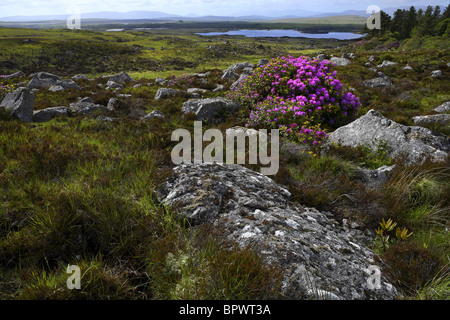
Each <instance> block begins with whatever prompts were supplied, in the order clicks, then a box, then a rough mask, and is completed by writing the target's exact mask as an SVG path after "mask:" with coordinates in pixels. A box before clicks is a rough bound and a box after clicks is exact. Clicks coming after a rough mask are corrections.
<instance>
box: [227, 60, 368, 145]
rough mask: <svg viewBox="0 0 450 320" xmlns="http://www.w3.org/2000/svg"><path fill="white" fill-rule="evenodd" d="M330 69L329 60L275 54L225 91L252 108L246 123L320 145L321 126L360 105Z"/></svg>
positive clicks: (337, 120) (341, 121)
mask: <svg viewBox="0 0 450 320" xmlns="http://www.w3.org/2000/svg"><path fill="white" fill-rule="evenodd" d="M332 69H333V65H332V63H331V62H330V61H329V60H324V61H319V60H317V59H315V60H312V59H310V58H309V57H305V56H300V57H298V58H294V57H292V56H287V57H284V56H283V57H278V58H274V59H272V61H271V62H270V63H269V64H267V65H265V66H262V67H260V68H257V69H256V70H255V72H254V73H253V74H252V75H250V76H248V77H247V78H246V79H245V80H244V81H242V82H241V83H240V84H239V85H238V86H237V87H236V88H235V89H234V90H233V91H231V92H230V93H229V96H230V97H231V98H233V99H236V100H238V101H239V102H241V103H242V104H243V105H244V106H245V107H246V108H248V109H249V110H250V114H249V119H248V123H247V124H246V125H247V126H250V127H265V128H273V129H280V133H281V134H282V135H284V136H287V137H289V138H291V139H293V140H297V141H300V142H303V143H307V144H310V145H312V146H318V145H320V144H322V143H323V141H324V139H325V138H326V137H327V135H326V133H325V131H324V129H323V126H324V125H328V126H332V127H333V126H334V127H335V126H339V125H342V124H344V123H345V122H346V121H349V120H350V119H351V118H352V117H353V116H355V114H356V111H357V110H358V107H359V105H360V101H359V98H358V97H356V96H355V95H354V94H353V93H351V92H349V91H348V90H347V89H345V88H344V84H343V83H341V82H340V81H339V79H337V78H336V75H337V71H336V70H332Z"/></svg>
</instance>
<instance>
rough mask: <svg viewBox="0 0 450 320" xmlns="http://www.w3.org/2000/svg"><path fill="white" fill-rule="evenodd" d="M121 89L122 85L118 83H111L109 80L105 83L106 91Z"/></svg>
mask: <svg viewBox="0 0 450 320" xmlns="http://www.w3.org/2000/svg"><path fill="white" fill-rule="evenodd" d="M122 88H123V85H122V84H120V83H117V82H115V81H112V80H109V81H108V82H107V83H106V89H107V90H108V89H116V90H117V89H122Z"/></svg>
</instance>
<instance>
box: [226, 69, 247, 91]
mask: <svg viewBox="0 0 450 320" xmlns="http://www.w3.org/2000/svg"><path fill="white" fill-rule="evenodd" d="M247 77H248V75H247V74H245V73H242V74H241V75H240V76H239V79H237V80H236V81H235V82H233V84H232V85H231V86H230V89H234V88H236V87H237V86H238V85H239V84H240V83H241V82H242V81H244V80H245V79H246V78H247Z"/></svg>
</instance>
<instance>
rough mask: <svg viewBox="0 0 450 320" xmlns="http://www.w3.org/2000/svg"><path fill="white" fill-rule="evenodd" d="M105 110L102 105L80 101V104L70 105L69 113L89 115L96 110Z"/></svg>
mask: <svg viewBox="0 0 450 320" xmlns="http://www.w3.org/2000/svg"><path fill="white" fill-rule="evenodd" d="M104 108H105V107H103V106H102V105H99V104H94V103H90V102H80V101H78V102H75V103H71V104H70V106H69V111H70V113H75V114H88V113H91V112H93V111H95V110H102V109H104Z"/></svg>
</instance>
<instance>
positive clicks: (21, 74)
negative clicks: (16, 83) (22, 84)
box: [4, 71, 25, 80]
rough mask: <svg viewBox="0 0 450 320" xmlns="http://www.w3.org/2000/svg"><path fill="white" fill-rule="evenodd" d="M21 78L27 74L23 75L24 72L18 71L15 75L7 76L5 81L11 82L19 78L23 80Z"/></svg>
mask: <svg viewBox="0 0 450 320" xmlns="http://www.w3.org/2000/svg"><path fill="white" fill-rule="evenodd" d="M21 77H25V73H23V72H22V71H17V72H15V73H13V74H10V75H7V76H6V77H5V78H4V79H6V80H10V79H17V78H21Z"/></svg>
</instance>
